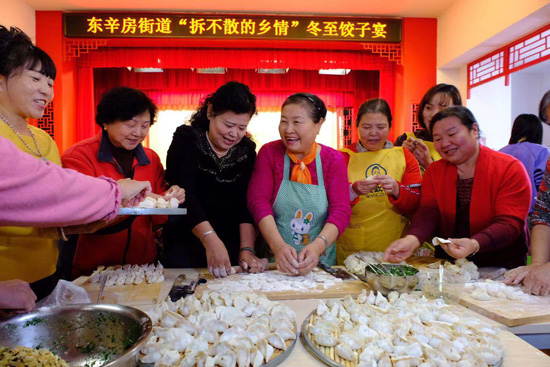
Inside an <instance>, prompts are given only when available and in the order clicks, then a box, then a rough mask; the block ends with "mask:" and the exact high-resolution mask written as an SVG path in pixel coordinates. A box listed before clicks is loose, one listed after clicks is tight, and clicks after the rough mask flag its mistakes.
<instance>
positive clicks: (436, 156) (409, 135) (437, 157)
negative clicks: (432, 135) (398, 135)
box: [406, 133, 441, 162]
mask: <svg viewBox="0 0 550 367" xmlns="http://www.w3.org/2000/svg"><path fill="white" fill-rule="evenodd" d="M406 134H407V139H408V138H415V139H418V138H417V137H416V136H415V135H414V133H406ZM418 140H422V139H418ZM422 142H423V143H424V144H426V146H427V147H428V149H429V150H430V157H432V161H434V162H435V161H438V160H440V159H441V156H440V155H439V153H438V152H437V150H435V145H434V143H433V142H431V141H427V140H422Z"/></svg>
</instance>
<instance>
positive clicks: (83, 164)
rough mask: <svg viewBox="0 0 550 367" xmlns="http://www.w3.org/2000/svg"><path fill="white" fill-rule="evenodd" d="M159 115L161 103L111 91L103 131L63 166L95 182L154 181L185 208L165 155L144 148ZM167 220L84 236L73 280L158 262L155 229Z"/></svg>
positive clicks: (139, 220) (138, 220) (101, 108)
mask: <svg viewBox="0 0 550 367" xmlns="http://www.w3.org/2000/svg"><path fill="white" fill-rule="evenodd" d="M156 110H157V108H156V106H155V104H154V103H153V102H152V101H151V100H150V99H149V97H147V96H146V95H145V93H143V92H141V91H139V90H136V89H132V88H128V87H117V88H113V89H111V90H109V91H108V92H106V93H105V94H104V95H103V97H102V98H101V101H100V102H99V105H98V106H97V115H96V123H97V124H98V125H100V126H101V128H102V130H101V131H100V132H99V133H98V134H97V135H96V136H94V137H91V138H89V139H86V140H83V141H81V142H79V143H76V144H75V145H73V146H72V147H70V148H69V149H67V151H66V152H65V153H64V154H63V156H62V157H61V161H62V163H63V167H65V168H72V169H74V170H76V171H79V172H81V173H84V174H87V175H90V176H94V177H99V176H106V177H110V178H113V179H115V180H118V179H123V178H132V179H134V180H138V181H149V182H150V183H151V187H152V190H153V193H155V194H157V196H158V195H163V194H166V193H170V195H171V196H173V197H176V198H178V200H179V201H180V204H181V203H182V202H183V200H184V198H185V192H184V190H183V189H180V188H179V187H178V186H172V187H171V188H170V189H169V190H168V191H166V186H165V182H164V169H163V167H162V163H161V162H160V159H159V156H158V155H157V154H156V153H155V152H154V151H153V150H151V149H149V148H144V147H143V146H142V145H141V142H142V141H143V139H145V137H146V136H147V134H148V133H149V128H150V127H151V125H152V124H153V123H154V120H155V114H156ZM151 196H154V195H151ZM165 220H166V217H165V216H161V217H159V216H131V217H126V218H124V219H123V220H121V221H119V222H118V223H116V224H113V225H110V226H109V227H106V228H102V229H100V230H99V231H97V232H95V233H93V234H86V235H80V236H79V239H78V245H77V248H76V254H75V257H74V261H73V270H72V275H73V277H77V276H79V275H82V274H86V273H90V272H92V271H93V270H94V269H96V268H97V267H98V266H99V265H119V264H140V265H141V264H147V263H152V262H154V261H155V260H156V258H157V247H156V243H155V238H154V236H153V225H154V224H162V223H163V222H164V221H165Z"/></svg>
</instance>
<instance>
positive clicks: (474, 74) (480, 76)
mask: <svg viewBox="0 0 550 367" xmlns="http://www.w3.org/2000/svg"><path fill="white" fill-rule="evenodd" d="M469 72H470V83H469V84H470V85H471V86H472V85H476V84H479V83H480V82H483V81H488V80H489V79H495V78H498V77H500V76H502V74H503V73H504V51H500V52H497V53H496V54H494V55H491V56H489V57H487V58H485V59H483V60H481V61H480V62H477V63H475V64H473V65H472V66H471V67H470V68H469Z"/></svg>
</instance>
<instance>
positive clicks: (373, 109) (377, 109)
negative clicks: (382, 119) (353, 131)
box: [355, 98, 392, 127]
mask: <svg viewBox="0 0 550 367" xmlns="http://www.w3.org/2000/svg"><path fill="white" fill-rule="evenodd" d="M366 113H381V114H382V115H384V116H386V118H387V119H388V123H389V125H390V126H389V127H391V122H392V116H391V109H390V106H389V105H388V102H386V100H385V99H381V98H372V99H369V100H368V101H366V102H363V104H361V106H360V107H359V111H357V119H356V120H355V126H359V121H361V119H362V118H363V115H364V114H366Z"/></svg>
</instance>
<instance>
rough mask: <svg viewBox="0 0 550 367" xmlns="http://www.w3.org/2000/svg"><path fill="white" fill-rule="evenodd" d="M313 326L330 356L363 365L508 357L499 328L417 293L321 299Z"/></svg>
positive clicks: (311, 332)
mask: <svg viewBox="0 0 550 367" xmlns="http://www.w3.org/2000/svg"><path fill="white" fill-rule="evenodd" d="M307 330H308V335H307V336H308V337H309V338H310V340H312V341H313V342H314V343H315V344H317V345H318V346H320V347H323V348H320V349H321V350H322V351H323V350H324V353H325V355H328V356H330V357H329V358H331V359H333V360H335V361H336V362H337V363H340V364H346V361H348V362H351V363H354V364H355V365H356V366H357V367H373V366H374V367H392V366H393V367H413V366H419V367H441V366H454V367H467V366H468V367H471V366H485V367H486V366H492V365H495V364H496V363H498V362H499V361H500V360H501V359H502V357H503V355H504V344H503V342H502V341H501V340H500V339H499V338H498V336H497V334H498V333H499V331H500V330H499V329H498V328H496V327H493V326H491V325H489V324H488V323H486V322H484V321H482V320H480V319H478V318H477V317H474V316H472V315H471V314H468V313H467V311H463V310H460V309H457V308H454V307H452V306H448V305H446V304H445V303H444V302H443V301H441V300H428V299H426V298H424V297H419V296H418V295H413V294H401V295H399V294H397V293H396V292H391V293H390V294H389V295H388V298H385V297H384V296H382V295H381V294H380V293H378V294H377V295H375V294H374V293H373V292H372V291H371V292H370V293H369V294H367V292H366V291H363V292H362V293H361V294H359V296H358V297H357V298H356V299H353V298H351V297H350V296H349V295H348V296H346V297H345V298H344V299H343V300H341V301H340V300H338V301H328V302H327V303H324V302H323V301H321V302H320V303H319V306H318V307H317V310H316V311H315V313H314V315H313V316H312V318H311V319H310V323H309V325H308V327H307Z"/></svg>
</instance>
